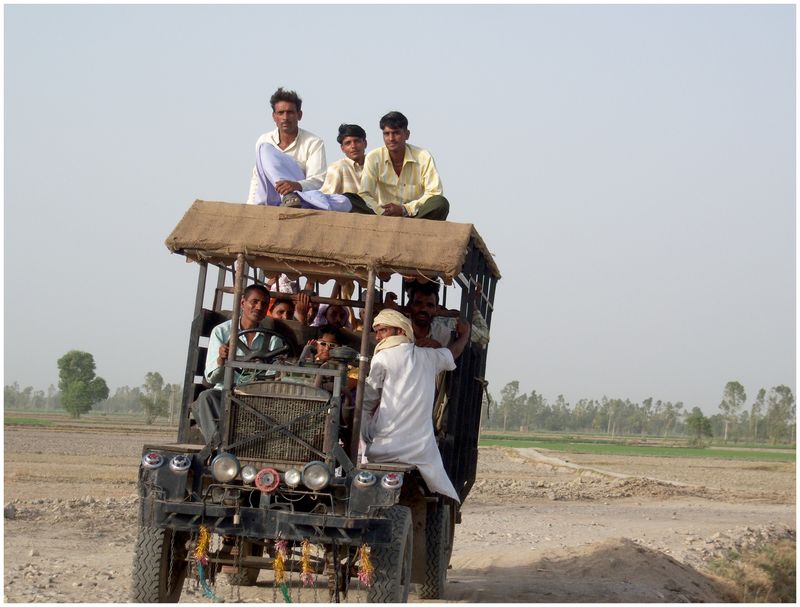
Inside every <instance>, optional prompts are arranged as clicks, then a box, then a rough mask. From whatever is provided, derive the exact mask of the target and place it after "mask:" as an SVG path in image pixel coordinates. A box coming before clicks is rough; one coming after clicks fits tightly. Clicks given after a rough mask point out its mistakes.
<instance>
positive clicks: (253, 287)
mask: <svg viewBox="0 0 800 607" xmlns="http://www.w3.org/2000/svg"><path fill="white" fill-rule="evenodd" d="M253 291H258V292H259V293H261V294H262V295H266V296H267V299H269V289H268V288H267V287H265V286H264V285H250V286H249V287H247V288H246V289H245V290H244V293H242V299H247V297H248V296H249V295H250V293H252V292H253Z"/></svg>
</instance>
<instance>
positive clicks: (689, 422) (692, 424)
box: [686, 407, 713, 446]
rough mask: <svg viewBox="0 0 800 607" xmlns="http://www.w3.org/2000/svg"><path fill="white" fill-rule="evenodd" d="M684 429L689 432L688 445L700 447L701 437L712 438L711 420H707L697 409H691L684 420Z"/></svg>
mask: <svg viewBox="0 0 800 607" xmlns="http://www.w3.org/2000/svg"><path fill="white" fill-rule="evenodd" d="M686 428H687V429H688V430H689V435H690V436H691V441H690V444H693V445H698V446H700V445H702V444H703V437H704V436H708V437H711V436H713V434H712V432H711V420H710V419H708V418H707V417H706V416H705V415H703V412H702V411H701V410H700V408H699V407H695V408H694V409H692V412H691V413H690V414H689V415H688V417H687V418H686Z"/></svg>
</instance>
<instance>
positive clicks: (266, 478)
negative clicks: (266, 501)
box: [256, 468, 281, 493]
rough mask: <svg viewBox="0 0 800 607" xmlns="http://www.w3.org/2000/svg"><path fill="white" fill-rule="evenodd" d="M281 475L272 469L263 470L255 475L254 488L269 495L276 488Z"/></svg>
mask: <svg viewBox="0 0 800 607" xmlns="http://www.w3.org/2000/svg"><path fill="white" fill-rule="evenodd" d="M280 483H281V475H280V474H279V473H278V471H277V470H275V469H274V468H263V469H261V470H259V471H258V474H257V475H256V487H257V488H258V490H259V491H261V492H262V493H270V492H272V491H275V489H277V488H278V485H280Z"/></svg>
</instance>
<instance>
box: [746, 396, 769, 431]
mask: <svg viewBox="0 0 800 607" xmlns="http://www.w3.org/2000/svg"><path fill="white" fill-rule="evenodd" d="M766 397H767V391H766V390H764V388H761V389H760V390H759V391H758V396H756V400H755V401H754V402H753V404H752V405H751V407H750V435H751V436H752V437H753V440H754V441H755V440H758V421H759V420H760V419H761V416H762V414H763V413H764V400H765V399H766Z"/></svg>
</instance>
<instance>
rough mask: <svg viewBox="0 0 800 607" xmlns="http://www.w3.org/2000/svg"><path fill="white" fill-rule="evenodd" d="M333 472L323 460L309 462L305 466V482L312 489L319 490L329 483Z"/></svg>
mask: <svg viewBox="0 0 800 607" xmlns="http://www.w3.org/2000/svg"><path fill="white" fill-rule="evenodd" d="M330 480H331V473H330V471H329V470H328V467H327V466H326V465H325V464H323V463H322V462H309V463H307V464H306V465H305V467H304V468H303V484H304V485H305V486H306V487H308V488H309V489H311V490H312V491H319V490H320V489H322V488H323V487H326V486H327V485H328V482H329V481H330Z"/></svg>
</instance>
